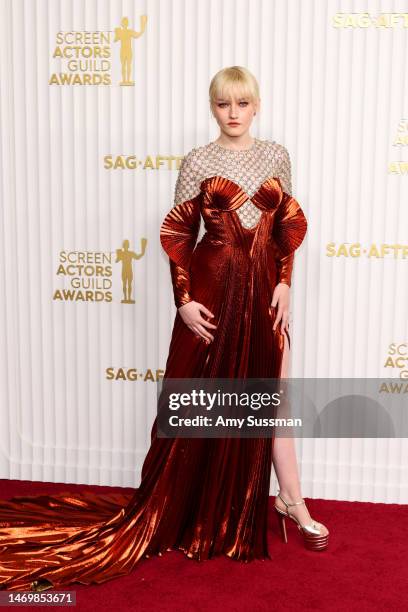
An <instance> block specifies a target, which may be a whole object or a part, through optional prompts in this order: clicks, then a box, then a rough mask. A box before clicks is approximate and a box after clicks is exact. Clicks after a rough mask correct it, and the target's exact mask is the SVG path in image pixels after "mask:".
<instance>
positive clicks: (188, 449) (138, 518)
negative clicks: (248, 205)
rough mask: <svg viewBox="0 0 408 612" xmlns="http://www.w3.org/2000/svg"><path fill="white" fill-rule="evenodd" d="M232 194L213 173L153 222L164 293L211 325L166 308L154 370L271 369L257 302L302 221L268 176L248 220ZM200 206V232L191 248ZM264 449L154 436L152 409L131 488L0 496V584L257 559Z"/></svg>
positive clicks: (267, 292) (264, 504)
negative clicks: (174, 557)
mask: <svg viewBox="0 0 408 612" xmlns="http://www.w3.org/2000/svg"><path fill="white" fill-rule="evenodd" d="M246 200H248V195H247V193H246V192H245V191H244V190H243V189H242V187H240V186H239V184H237V183H236V182H234V181H233V180H232V179H230V178H226V177H223V176H218V175H213V176H210V177H207V178H205V179H204V180H202V181H201V182H200V192H199V193H198V194H197V195H196V196H195V197H193V198H191V199H188V200H186V201H183V202H181V203H179V204H177V205H176V206H174V207H173V208H172V210H170V212H169V213H168V214H167V216H166V217H165V219H164V221H163V224H162V226H161V232H160V237H161V243H162V246H163V248H164V249H165V251H166V252H167V254H168V256H169V258H170V267H171V274H172V280H173V287H174V297H175V303H176V305H177V306H181V305H182V304H185V303H187V302H188V301H190V300H191V299H194V300H196V301H198V302H200V303H202V304H204V305H205V306H206V307H207V308H209V309H210V310H211V311H212V312H213V314H214V315H215V317H214V322H215V323H216V324H217V330H215V331H214V332H213V333H214V336H215V340H214V341H213V342H212V343H211V344H210V345H208V346H207V344H206V343H205V342H203V341H202V340H200V339H199V338H197V337H196V336H195V334H194V333H193V332H191V331H190V329H189V328H188V327H187V326H186V325H185V324H184V322H183V321H182V319H181V316H180V314H179V313H178V312H177V315H176V318H175V322H174V327H173V333H172V337H171V343H170V347H169V354H168V359H167V363H166V370H165V377H171V378H183V377H191V378H198V377H220V378H228V377H242V378H244V377H272V378H275V377H279V376H280V372H281V362H282V355H283V349H284V336H283V334H282V333H281V332H280V325H278V326H277V328H276V330H275V331H273V329H272V326H273V322H274V318H275V309H273V308H272V307H271V305H270V304H271V300H272V294H273V290H274V288H275V286H276V284H277V282H285V283H287V284H289V285H290V279H291V273H292V265H293V257H294V251H295V249H297V247H298V246H299V245H300V244H301V242H302V240H303V238H304V236H305V233H306V229H307V222H306V219H305V216H304V214H303V212H302V210H301V208H300V206H299V204H298V202H297V201H296V200H295V199H294V198H293V197H292V196H290V195H289V194H288V193H286V192H285V191H283V189H282V183H281V180H280V178H279V177H278V176H272V175H271V176H269V177H267V178H266V179H265V180H263V181H262V183H261V184H260V186H259V188H258V189H257V190H256V191H255V193H254V194H253V195H252V197H251V200H252V203H253V204H255V206H257V207H258V209H259V210H260V211H261V212H262V215H261V217H260V221H259V223H257V225H256V226H254V227H252V228H245V227H244V226H243V225H242V223H241V222H240V220H239V217H238V215H237V214H236V212H235V211H237V210H238V208H239V207H240V206H241V205H242V204H243V203H244V202H245V201H246ZM201 216H202V218H203V219H204V224H205V230H206V232H205V234H204V236H203V237H202V239H201V240H200V241H199V243H198V244H197V246H196V241H197V236H198V233H199V226H200V218H201ZM288 340H289V335H288ZM272 447H273V438H267V439H249V438H243V439H239V438H222V439H214V438H212V439H210V438H195V439H186V438H174V439H169V438H158V437H157V436H156V420H155V422H154V424H153V428H152V440H151V446H150V448H149V451H148V453H147V455H146V458H145V461H144V464H143V468H142V480H141V484H140V487H139V488H138V489H137V490H136V492H135V493H134V495H132V496H126V495H125V494H110V495H109V494H105V495H103V494H100V495H95V494H93V493H85V492H84V493H81V494H78V493H75V494H72V493H69V492H68V493H66V494H57V495H42V496H36V497H24V498H23V497H20V498H13V499H12V500H9V501H2V502H0V588H3V589H8V590H17V589H21V590H23V589H24V590H29V589H30V588H35V586H34V585H32V584H31V583H32V581H34V580H39V581H40V583H41V580H43V581H44V580H45V582H44V584H48V585H54V587H56V588H62V587H63V586H64V585H67V584H69V583H73V582H80V583H83V584H91V583H102V582H105V581H107V580H110V579H112V578H116V577H119V576H121V575H124V574H128V573H129V572H130V571H132V569H133V568H134V566H135V564H136V563H137V561H138V560H139V559H140V558H142V557H143V556H145V555H146V554H148V555H151V554H155V553H159V552H165V551H167V550H168V549H172V548H177V549H180V550H183V551H184V552H185V553H186V554H187V555H188V556H189V557H192V558H195V559H198V560H201V559H207V558H210V557H212V556H214V555H218V554H225V555H228V556H229V557H231V558H233V559H239V560H244V561H250V560H252V559H255V558H270V556H269V553H268V548H267V538H266V535H267V510H268V498H269V484H270V473H271V465H272Z"/></svg>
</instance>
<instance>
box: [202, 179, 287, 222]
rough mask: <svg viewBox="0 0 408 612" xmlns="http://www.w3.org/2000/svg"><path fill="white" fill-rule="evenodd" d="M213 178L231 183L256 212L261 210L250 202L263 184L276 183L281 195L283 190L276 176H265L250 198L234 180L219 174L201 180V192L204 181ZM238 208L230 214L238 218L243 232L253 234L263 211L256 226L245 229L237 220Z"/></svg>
mask: <svg viewBox="0 0 408 612" xmlns="http://www.w3.org/2000/svg"><path fill="white" fill-rule="evenodd" d="M215 178H220V179H223V180H225V181H228V182H229V183H231V184H232V185H234V186H235V187H236V188H237V189H238V191H240V192H241V193H242V195H245V196H246V197H247V198H248V200H249V201H250V202H251V203H252V204H253V205H254V206H255V207H256V208H257V209H258V210H261V209H260V208H259V207H258V206H256V204H255V203H254V202H252V198H254V197H255V196H256V195H257V194H258V193H259V192H260V191H261V189H262V188H263V187H264V185H265V183H267V182H268V181H270V180H273V181H275V182H276V183H278V185H279V187H280V189H281V191H282V193H283V189H282V184H281V181H280V178H279V177H276V176H272V175H270V176H267V177H266V179H265V180H264V181H262V183H261V184H260V185H259V187H258V189H257V190H256V191H255V192H254V193H253V195H252V196H249V195H248V194H247V192H246V191H244V189H243V188H242V187H241V185H238V183H236V182H235V181H234V180H232V179H230V178H228V176H221V175H220V174H213V175H212V176H207V177H206V178H205V179H203V180H202V181H201V183H200V190H201V191H202V187H203V183H205V182H206V181H209V180H210V179H215ZM246 201H247V200H245V202H246ZM245 202H243V204H241V206H243V205H244V204H245ZM241 206H240V207H239V208H241ZM239 208H237V209H236V210H233V211H232V212H233V213H235V215H236V217H237V218H238V223H239V224H240V226H241V228H242V229H243V230H244V231H246V232H254V231H256V229H257V228H258V227H259V225H260V223H261V219H262V216H263V213H264V211H263V210H261V216H260V218H259V221H258V222H257V224H256V225H254V226H253V227H245V226H244V225H242V223H241V220H240V219H239V215H238V212H237V211H238V210H239Z"/></svg>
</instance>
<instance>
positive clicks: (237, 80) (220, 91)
mask: <svg viewBox="0 0 408 612" xmlns="http://www.w3.org/2000/svg"><path fill="white" fill-rule="evenodd" d="M233 94H236V95H237V96H239V97H243V98H249V99H250V100H251V101H252V102H256V101H257V100H258V99H259V85H258V81H257V80H256V78H255V77H254V75H253V74H252V72H250V71H249V70H248V69H247V68H244V67H243V66H229V67H228V68H223V69H222V70H219V71H218V72H217V73H216V74H215V75H214V76H213V78H212V79H211V83H210V88H209V95H210V105H211V106H212V105H213V104H214V103H215V100H216V99H217V98H223V99H228V98H229V97H232V95H233Z"/></svg>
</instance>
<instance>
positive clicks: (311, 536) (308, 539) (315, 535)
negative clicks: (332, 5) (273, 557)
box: [275, 491, 329, 550]
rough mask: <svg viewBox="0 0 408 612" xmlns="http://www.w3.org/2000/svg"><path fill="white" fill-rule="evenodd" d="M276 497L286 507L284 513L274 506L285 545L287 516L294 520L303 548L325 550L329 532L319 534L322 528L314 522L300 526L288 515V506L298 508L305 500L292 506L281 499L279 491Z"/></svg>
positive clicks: (293, 518) (294, 518)
mask: <svg viewBox="0 0 408 612" xmlns="http://www.w3.org/2000/svg"><path fill="white" fill-rule="evenodd" d="M277 496H278V497H279V498H280V499H281V500H282V501H283V503H284V504H285V506H286V512H285V511H284V510H281V509H280V508H278V507H277V506H276V504H275V510H276V515H277V518H278V523H279V528H280V533H281V537H282V540H283V541H284V542H285V543H287V541H288V537H287V533H286V524H285V518H286V517H287V516H288V517H289V518H291V519H292V520H294V521H295V523H296V524H297V526H298V529H299V531H300V533H301V534H302V536H303V542H304V544H305V547H306V548H307V549H308V550H325V549H326V548H327V546H328V544H329V532H327V533H326V534H324V535H322V534H321V533H320V528H321V527H323V525H322V524H321V523H318V522H317V521H314V520H312V522H311V524H310V525H301V524H300V522H299V521H298V519H297V518H296V517H295V516H293V514H290V512H289V507H290V506H299V505H300V504H304V503H305V500H304V499H302V501H298V502H295V503H294V504H288V503H287V502H286V501H285V500H284V499H283V497H282V496H281V494H280V492H279V491H278V493H277Z"/></svg>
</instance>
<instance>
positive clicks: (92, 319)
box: [0, 0, 408, 503]
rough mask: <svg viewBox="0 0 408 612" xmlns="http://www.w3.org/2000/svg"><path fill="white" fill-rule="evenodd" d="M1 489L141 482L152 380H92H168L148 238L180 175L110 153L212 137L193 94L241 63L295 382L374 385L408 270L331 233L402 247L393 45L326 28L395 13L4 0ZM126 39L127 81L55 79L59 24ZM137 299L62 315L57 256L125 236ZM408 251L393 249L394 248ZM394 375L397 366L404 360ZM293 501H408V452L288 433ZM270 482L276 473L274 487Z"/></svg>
mask: <svg viewBox="0 0 408 612" xmlns="http://www.w3.org/2000/svg"><path fill="white" fill-rule="evenodd" d="M0 6H1V20H0V27H1V36H0V77H1V80H0V113H1V116H0V120H1V134H0V186H1V202H2V206H1V215H0V240H1V245H0V253H1V258H0V287H1V294H2V296H3V299H2V300H0V331H1V335H0V360H1V361H0V366H1V367H0V383H1V430H0V477H3V478H16V479H29V480H31V479H33V480H49V481H59V482H61V481H63V482H80V483H95V484H112V485H113V484H115V485H126V486H138V483H139V482H140V468H141V465H142V462H143V458H144V456H145V453H146V451H147V448H148V446H149V441H150V428H151V424H152V422H153V419H154V416H155V398H156V396H155V393H156V386H155V384H154V383H152V382H144V381H142V380H137V381H131V380H127V381H111V380H107V378H106V369H107V368H109V367H112V368H115V370H116V371H117V369H118V368H124V369H125V370H126V369H128V368H137V369H138V371H139V372H143V373H144V372H146V370H147V369H148V368H151V369H152V371H153V372H154V371H155V370H156V369H162V370H164V367H165V361H166V358H167V350H168V345H169V340H170V334H171V330H172V325H173V320H174V315H175V307H174V305H173V298H172V290H171V285H170V276H169V269H168V261H167V258H166V257H165V255H164V253H163V251H162V249H161V247H160V242H159V226H160V223H161V220H162V219H163V217H164V215H165V213H166V212H167V211H168V210H169V208H170V207H171V205H172V203H173V192H174V183H175V180H176V176H177V171H176V170H175V168H173V169H172V170H169V169H168V168H166V166H165V164H164V165H163V166H162V167H161V168H160V169H143V168H142V167H139V168H137V170H106V169H105V168H104V162H103V160H104V156H106V155H109V154H112V155H114V156H116V155H120V154H123V155H137V156H138V157H139V158H140V159H141V160H142V161H144V160H145V159H146V158H147V156H149V155H150V156H152V159H153V160H155V158H156V156H158V155H163V156H172V155H173V156H181V155H183V154H185V153H187V152H188V151H189V150H190V149H191V148H192V147H194V146H198V145H201V144H205V143H207V142H208V141H209V140H213V139H215V138H216V137H217V134H218V128H217V125H216V123H215V121H214V120H213V119H212V117H211V114H210V111H209V107H208V85H209V82H210V79H211V77H212V76H213V74H214V73H215V72H216V71H217V70H219V69H220V68H222V67H224V66H227V65H233V64H239V65H244V66H247V67H248V68H249V69H250V70H252V71H253V73H254V74H255V75H256V76H257V78H258V80H259V83H260V87H261V109H260V113H258V115H257V117H256V120H255V121H254V124H253V129H252V133H253V135H255V136H258V137H260V138H270V139H275V140H277V141H278V142H281V143H283V144H284V145H285V146H286V147H287V148H288V150H289V152H290V156H291V160H292V174H293V188H294V195H295V197H296V198H297V199H298V200H299V202H300V203H301V205H302V208H303V209H304V210H305V213H306V216H307V218H308V221H309V231H308V234H307V239H306V241H305V242H304V243H303V245H302V246H301V248H300V249H299V251H298V252H297V258H296V263H295V269H294V279H293V289H292V292H291V293H292V295H291V304H292V308H291V312H292V321H291V328H292V339H293V350H292V355H291V360H292V362H291V371H290V375H291V376H293V377H306V378H312V377H317V378H324V377H389V376H395V377H398V376H399V371H398V370H393V371H390V370H388V369H386V368H385V367H384V364H385V360H386V357H387V351H388V347H389V345H390V344H391V343H393V342H395V343H397V344H403V343H407V342H408V325H407V322H408V317H407V306H406V305H407V302H408V285H407V282H406V281H407V261H406V260H405V261H404V260H403V259H401V258H400V259H397V260H395V259H393V258H391V257H388V258H383V259H375V258H370V259H369V258H367V257H365V256H361V257H348V258H346V257H328V256H327V255H326V245H327V244H328V243H330V242H335V243H336V244H337V245H339V244H342V243H349V244H350V243H361V244H362V245H363V246H367V245H368V246H369V245H370V244H371V243H376V244H382V243H387V244H397V243H399V244H406V236H407V227H408V208H407V205H406V202H407V195H408V194H407V182H408V178H407V177H406V176H398V175H392V174H391V173H389V172H388V165H389V162H390V161H392V160H404V159H405V157H406V153H405V149H404V148H401V149H399V148H397V147H394V146H393V145H392V143H393V141H394V139H395V137H396V134H397V126H398V123H399V121H400V120H401V119H403V118H406V117H407V116H408V112H407V109H408V91H407V82H408V79H407V63H406V57H407V45H408V43H407V35H408V29H407V28H404V27H403V26H402V25H401V24H400V25H396V26H395V27H390V28H378V27H375V26H370V27H356V28H351V27H350V28H336V27H333V17H334V15H335V14H336V13H363V12H368V13H370V14H372V15H378V14H379V13H397V12H404V4H403V3H399V2H386V1H381V2H374V1H371V2H367V1H366V2H351V1H350V2H345V1H340V0H339V1H338V2H334V1H332V0H329V1H327V2H320V1H319V0H314V1H312V0H310V1H309V2H302V1H301V0H289V1H284V0H275V1H273V0H255V1H251V2H249V0H235V1H234V0H223V1H221V2H216V1H215V0H207V1H204V2H203V1H200V0H188V1H187V0H186V1H182V0H173V1H164V0H163V1H161V2H160V1H158V0H146V1H145V2H134V1H130V0H129V1H123V2H113V0H112V1H109V0H105V1H97V0H93V1H86V2H83V1H82V0H74V1H72V0H64V1H63V0H48V1H46V0H37V1H28V0H26V1H23V0H13V1H12V0H1V2H0ZM142 14H146V15H147V27H146V32H145V33H144V34H143V35H142V36H141V37H140V38H139V39H136V40H134V41H133V61H132V68H133V78H134V81H135V86H134V87H121V86H119V84H118V83H119V80H120V77H121V75H120V62H119V47H118V46H117V45H118V43H114V44H112V53H113V55H112V85H110V86H55V85H49V82H48V81H49V78H50V75H51V74H52V73H53V72H58V71H59V61H58V60H56V59H54V58H53V57H52V53H53V50H54V48H55V46H56V42H55V39H56V34H57V32H59V31H60V30H61V31H72V30H75V31H83V30H87V31H96V30H99V31H113V30H114V28H115V27H118V26H119V25H120V21H121V18H122V17H123V16H125V15H126V16H127V17H128V18H129V26H130V27H131V28H134V29H136V30H138V29H139V23H140V16H141V15H142ZM142 237H144V238H147V248H146V253H145V255H144V257H142V258H141V259H140V260H137V261H134V263H133V274H134V279H133V283H134V287H133V297H134V298H135V304H133V305H129V304H121V277H120V268H119V264H115V263H112V267H113V277H112V279H113V301H112V302H102V303H91V302H90V303H81V302H78V303H70V302H62V303H60V302H57V301H55V300H53V299H52V296H53V294H54V292H55V290H56V289H62V288H63V287H64V286H65V285H64V284H63V283H62V282H61V280H60V278H59V277H58V276H57V274H56V270H57V267H58V255H59V253H60V252H61V251H63V250H67V251H91V252H104V253H107V252H112V253H113V256H114V255H115V252H116V249H117V248H120V247H121V246H122V242H123V240H124V239H129V240H130V248H131V249H133V250H135V251H137V252H138V251H139V250H140V240H141V238H142ZM404 241H405V242H404ZM407 369H408V368H407ZM297 445H298V452H299V460H300V469H301V476H302V483H303V493H304V495H305V496H312V497H323V498H330V499H351V500H353V499H360V500H368V501H385V502H400V503H406V502H407V501H408V490H407V484H406V483H407V482H408V478H407V476H408V474H407V467H406V466H407V465H408V461H407V459H408V443H407V439H404V438H401V439H390V440H388V439H380V440H374V439H366V440H362V439H327V440H313V439H305V440H298V441H297ZM275 490H276V482H275V479H274V478H273V479H272V483H271V493H274V492H275Z"/></svg>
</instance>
